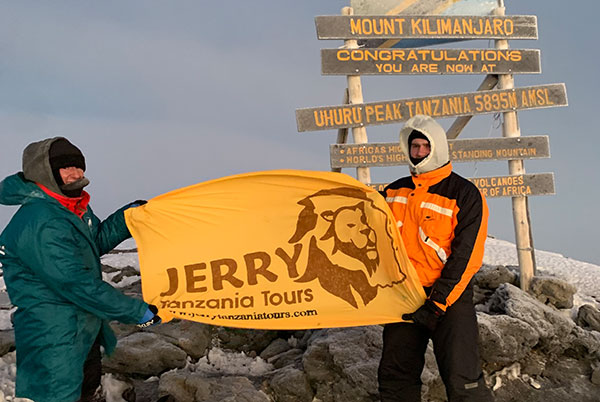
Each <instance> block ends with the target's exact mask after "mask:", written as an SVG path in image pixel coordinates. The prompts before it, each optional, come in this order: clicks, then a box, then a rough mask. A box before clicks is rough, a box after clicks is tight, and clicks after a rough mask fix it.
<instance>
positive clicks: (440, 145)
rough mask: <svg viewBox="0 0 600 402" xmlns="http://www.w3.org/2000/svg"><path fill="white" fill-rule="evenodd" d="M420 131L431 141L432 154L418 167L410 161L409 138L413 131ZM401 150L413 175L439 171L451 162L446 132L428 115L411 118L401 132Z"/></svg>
mask: <svg viewBox="0 0 600 402" xmlns="http://www.w3.org/2000/svg"><path fill="white" fill-rule="evenodd" d="M413 130H416V131H419V132H420V133H422V134H423V135H424V136H425V137H427V139H428V140H429V144H430V145H431V152H430V153H429V155H427V157H425V158H424V159H423V160H422V161H421V162H419V163H418V164H417V165H414V164H413V163H412V162H411V160H410V147H409V144H408V137H409V136H410V133H411V132H412V131H413ZM400 148H401V149H402V151H403V152H404V153H405V155H406V157H407V158H408V167H409V169H410V172H411V173H412V174H422V173H427V172H431V171H432V170H435V169H438V168H440V167H442V166H444V165H445V164H447V163H448V162H449V161H450V155H449V152H448V139H447V138H446V131H445V130H444V128H443V127H442V126H440V124H439V123H438V122H437V121H435V120H434V119H433V118H431V117H429V116H426V115H416V116H413V117H412V118H410V119H409V120H408V121H407V122H406V124H405V125H404V127H402V129H401V130H400Z"/></svg>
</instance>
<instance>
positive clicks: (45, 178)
mask: <svg viewBox="0 0 600 402" xmlns="http://www.w3.org/2000/svg"><path fill="white" fill-rule="evenodd" d="M61 138H63V137H54V138H47V139H45V140H42V141H38V142H32V143H31V144H29V145H27V147H25V149H24V150H23V176H24V177H25V179H27V180H30V181H33V182H36V183H40V184H43V185H44V186H46V187H47V188H48V189H50V190H51V191H53V192H55V193H57V194H62V191H60V188H59V187H58V184H57V183H56V180H55V179H54V175H53V174H52V167H51V166H50V146H51V145H52V143H53V142H54V141H56V140H58V139H61Z"/></svg>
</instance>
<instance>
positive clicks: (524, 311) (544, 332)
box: [490, 284, 575, 354]
mask: <svg viewBox="0 0 600 402" xmlns="http://www.w3.org/2000/svg"><path fill="white" fill-rule="evenodd" d="M490 312H493V313H500V314H506V315H508V316H510V317H513V318H516V319H518V320H521V321H524V322H526V323H527V324H529V326H530V327H531V328H532V329H533V331H535V332H536V333H537V336H539V338H540V346H541V347H542V348H543V349H544V351H546V352H548V353H554V354H560V353H562V352H563V351H564V350H565V349H567V348H568V347H569V344H568V343H565V342H564V340H565V339H566V338H567V336H568V335H569V334H570V333H571V331H572V329H573V328H574V327H575V323H574V322H573V321H571V320H570V319H569V318H568V317H565V316H564V315H562V314H561V313H560V312H558V311H556V310H555V309H553V308H551V307H549V306H547V305H545V304H542V303H541V302H539V301H538V300H536V299H534V298H533V297H532V296H530V295H529V294H527V293H525V292H523V291H522V290H521V289H519V288H517V287H516V286H513V285H510V284H502V285H500V286H499V287H498V289H496V291H495V292H494V294H493V295H492V297H491V299H490Z"/></svg>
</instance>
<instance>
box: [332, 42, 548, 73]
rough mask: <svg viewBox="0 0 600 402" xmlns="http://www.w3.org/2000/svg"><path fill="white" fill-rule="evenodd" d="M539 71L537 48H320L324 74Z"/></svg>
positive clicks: (538, 52)
mask: <svg viewBox="0 0 600 402" xmlns="http://www.w3.org/2000/svg"><path fill="white" fill-rule="evenodd" d="M540 72H541V68H540V51H539V50H537V49H395V48H390V49H321V73H322V74H324V75H352V74H355V75H391V74H526V73H540Z"/></svg>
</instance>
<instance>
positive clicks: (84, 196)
mask: <svg viewBox="0 0 600 402" xmlns="http://www.w3.org/2000/svg"><path fill="white" fill-rule="evenodd" d="M35 184H37V185H38V186H39V187H40V188H41V189H42V190H43V191H44V193H46V194H48V195H49V196H50V197H52V198H54V199H55V200H56V201H58V202H60V204H61V205H62V206H63V207H65V208H67V209H68V210H69V211H71V212H73V213H74V214H75V215H77V216H78V217H80V218H81V217H82V216H83V214H85V211H87V206H88V203H89V202H90V195H89V194H88V193H86V192H85V191H83V190H82V191H81V196H80V197H65V196H64V195H61V194H57V193H55V192H54V191H51V190H49V189H48V188H47V187H46V186H44V185H43V184H40V183H35Z"/></svg>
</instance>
